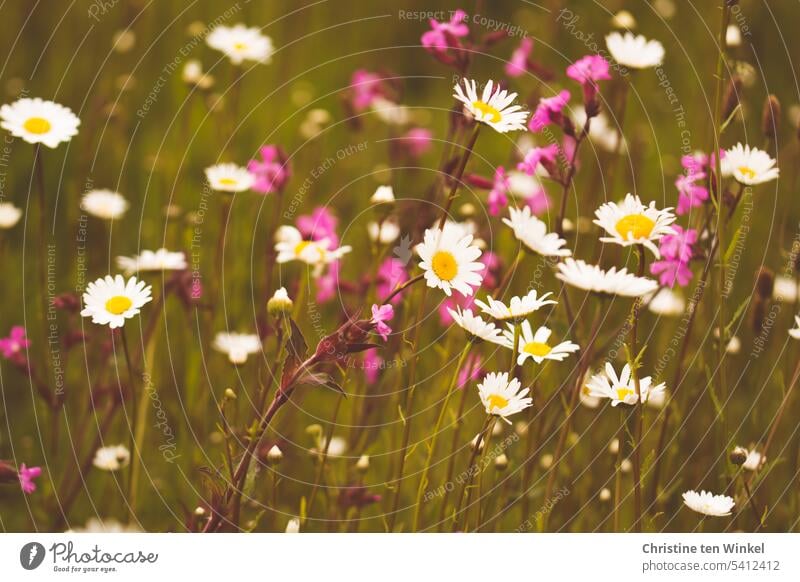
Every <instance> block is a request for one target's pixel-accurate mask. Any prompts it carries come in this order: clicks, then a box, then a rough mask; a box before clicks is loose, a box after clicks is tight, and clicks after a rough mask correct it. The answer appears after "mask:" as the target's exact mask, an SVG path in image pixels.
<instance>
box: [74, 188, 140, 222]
mask: <svg viewBox="0 0 800 582" xmlns="http://www.w3.org/2000/svg"><path fill="white" fill-rule="evenodd" d="M129 206H130V205H129V204H128V201H127V200H125V197H124V196H123V195H122V194H120V193H119V192H114V191H112V190H91V191H89V192H87V193H86V194H84V195H83V198H81V209H82V210H83V211H85V212H88V213H89V214H91V215H92V216H95V217H97V218H102V219H103V220H117V219H120V218H122V216H123V215H124V214H125V212H126V211H127V210H128V207H129Z"/></svg>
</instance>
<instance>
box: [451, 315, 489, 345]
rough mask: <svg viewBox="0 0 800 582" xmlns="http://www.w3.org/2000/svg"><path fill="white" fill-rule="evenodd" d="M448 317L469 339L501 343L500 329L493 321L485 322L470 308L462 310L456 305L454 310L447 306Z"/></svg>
mask: <svg viewBox="0 0 800 582" xmlns="http://www.w3.org/2000/svg"><path fill="white" fill-rule="evenodd" d="M447 311H448V312H449V313H450V317H452V318H453V321H455V322H456V324H458V325H459V327H461V328H462V329H463V330H464V331H466V332H467V333H468V334H469V335H470V340H471V341H487V342H492V343H493V344H502V343H503V336H502V334H501V331H500V330H499V329H498V328H497V327H495V325H494V324H493V323H487V322H485V321H483V319H482V318H481V317H480V316H479V315H473V314H472V310H471V309H464V310H462V309H461V308H460V307H458V308H457V309H456V310H455V311H453V310H452V309H450V308H449V307H448V308H447Z"/></svg>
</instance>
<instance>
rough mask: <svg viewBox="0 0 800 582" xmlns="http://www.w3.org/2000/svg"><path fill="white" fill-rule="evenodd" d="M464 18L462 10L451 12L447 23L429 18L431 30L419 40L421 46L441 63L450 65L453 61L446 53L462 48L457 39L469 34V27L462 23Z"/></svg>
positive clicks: (464, 14) (465, 16)
mask: <svg viewBox="0 0 800 582" xmlns="http://www.w3.org/2000/svg"><path fill="white" fill-rule="evenodd" d="M466 18H467V14H466V13H465V12H464V11H463V10H456V11H455V12H453V14H452V16H451V17H450V21H449V22H439V21H438V20H436V19H434V18H431V19H430V21H429V22H430V25H431V29H430V30H428V31H426V32H424V33H423V34H422V37H421V38H420V42H421V43H422V46H423V47H425V50H426V51H428V52H429V53H430V54H432V55H433V56H435V57H436V58H437V59H439V60H440V61H442V62H443V63H445V64H452V62H453V61H454V59H453V57H451V56H450V55H449V54H448V51H449V50H450V49H460V48H462V47H461V43H460V42H459V40H458V39H459V38H463V37H465V36H467V35H468V34H469V27H467V25H466V24H465V23H464V21H465V20H466Z"/></svg>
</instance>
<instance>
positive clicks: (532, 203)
mask: <svg viewBox="0 0 800 582" xmlns="http://www.w3.org/2000/svg"><path fill="white" fill-rule="evenodd" d="M525 205H526V206H527V207H528V208H530V209H531V212H532V213H533V214H535V215H536V216H541V215H542V214H544V213H546V212H547V211H548V210H549V209H550V197H549V196H548V195H547V191H546V190H545V189H544V188H539V189H538V190H537V191H536V192H534V193H533V194H531V195H530V196H528V197H527V198H525Z"/></svg>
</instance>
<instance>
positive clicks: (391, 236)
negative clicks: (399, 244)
mask: <svg viewBox="0 0 800 582" xmlns="http://www.w3.org/2000/svg"><path fill="white" fill-rule="evenodd" d="M367 234H368V235H369V238H370V240H371V241H375V242H379V243H381V244H382V245H387V244H389V243H392V242H394V241H396V240H397V237H399V236H400V226H399V225H398V224H397V223H396V222H395V221H393V220H384V221H383V222H381V223H377V222H370V223H369V224H367Z"/></svg>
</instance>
